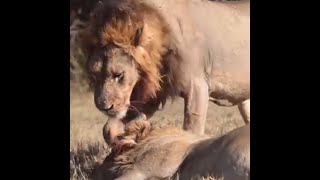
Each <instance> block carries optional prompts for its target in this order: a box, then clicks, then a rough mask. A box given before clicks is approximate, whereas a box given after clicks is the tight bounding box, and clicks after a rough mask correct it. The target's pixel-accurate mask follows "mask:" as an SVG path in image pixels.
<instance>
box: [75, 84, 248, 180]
mask: <svg viewBox="0 0 320 180" xmlns="http://www.w3.org/2000/svg"><path fill="white" fill-rule="evenodd" d="M72 89H73V88H72ZM70 97H71V99H70V110H71V112H70V126H71V129H70V141H71V142H70V144H71V145H70V157H71V159H70V179H72V180H74V179H89V175H90V172H91V171H92V169H94V167H95V166H96V165H98V164H99V163H101V162H102V161H103V159H104V157H105V156H106V155H107V154H108V153H109V149H108V147H107V146H106V145H105V143H104V141H103V137H102V127H103V125H104V124H105V123H106V121H107V118H106V117H105V116H104V115H103V114H102V113H100V112H99V111H98V110H97V109H96V108H95V105H94V102H93V95H92V93H88V92H87V93H83V92H82V93H81V92H79V91H78V90H71V94H70ZM150 121H151V122H152V124H153V125H154V126H156V127H164V126H176V127H182V122H183V100H182V99H177V101H176V102H174V103H172V104H171V103H170V102H169V103H168V104H167V105H166V106H165V108H164V109H163V111H159V112H157V113H156V114H155V116H154V117H152V118H151V120H150ZM243 124H244V123H243V120H242V119H241V116H240V113H239V111H238V109H237V107H218V106H216V105H214V104H213V103H210V105H209V110H208V117H207V124H206V131H205V132H206V134H210V135H212V136H218V135H222V134H224V133H226V132H228V131H230V130H232V129H234V128H236V127H239V126H242V125H243ZM204 179H212V178H204Z"/></svg>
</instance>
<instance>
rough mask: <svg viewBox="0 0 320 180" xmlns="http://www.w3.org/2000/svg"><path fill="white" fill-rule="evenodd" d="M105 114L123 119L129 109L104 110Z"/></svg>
mask: <svg viewBox="0 0 320 180" xmlns="http://www.w3.org/2000/svg"><path fill="white" fill-rule="evenodd" d="M102 112H103V113H104V114H105V115H107V116H109V117H110V118H118V119H122V118H123V117H125V116H126V113H127V111H126V110H123V111H114V110H103V111H102Z"/></svg>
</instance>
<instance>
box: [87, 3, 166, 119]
mask: <svg viewBox="0 0 320 180" xmlns="http://www.w3.org/2000/svg"><path fill="white" fill-rule="evenodd" d="M146 14H150V15H153V16H154V14H155V12H152V11H151V10H150V9H149V10H148V8H147V7H144V6H137V5H135V4H134V3H131V4H130V5H128V4H126V3H125V2H124V1H118V2H115V1H113V2H112V3H110V1H105V2H103V5H101V7H100V6H99V5H98V7H97V8H96V9H95V11H94V16H93V17H92V20H91V21H90V23H89V28H88V30H87V31H85V33H84V34H85V37H84V38H83V40H84V41H83V45H84V48H85V50H86V52H87V54H88V70H89V74H90V77H92V80H93V84H94V88H95V95H94V96H95V98H94V99H95V104H96V106H97V108H98V109H99V110H101V111H103V112H105V113H106V114H107V115H108V116H112V117H118V118H122V117H124V116H125V115H126V112H127V110H128V107H129V105H130V99H132V98H133V99H135V100H138V101H146V100H148V99H149V98H152V97H155V96H156V92H157V91H158V90H160V82H161V78H160V77H161V76H160V68H161V63H160V60H161V56H162V55H163V54H164V53H165V52H166V47H165V45H164V43H162V42H164V41H165V35H166V31H167V30H166V29H165V27H161V26H159V24H160V21H161V20H159V18H158V20H157V19H152V21H150V22H149V18H145V17H146V16H145V15H146ZM150 20H151V19H150ZM160 39H161V40H160Z"/></svg>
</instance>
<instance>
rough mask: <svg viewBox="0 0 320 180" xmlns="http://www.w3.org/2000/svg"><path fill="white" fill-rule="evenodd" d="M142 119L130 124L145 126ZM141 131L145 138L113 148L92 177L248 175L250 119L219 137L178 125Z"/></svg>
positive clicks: (227, 178)
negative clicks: (129, 146) (127, 146)
mask: <svg viewBox="0 0 320 180" xmlns="http://www.w3.org/2000/svg"><path fill="white" fill-rule="evenodd" d="M145 122H148V121H145ZM145 122H143V121H136V122H135V123H133V124H132V125H134V126H132V127H134V128H133V129H135V128H137V127H144V126H145ZM139 123H142V126H140V125H139ZM128 128H131V127H128ZM135 130H139V128H137V129H135ZM135 132H140V131H135ZM144 132H147V133H146V134H145V135H146V137H145V139H142V140H141V141H140V142H139V143H137V144H136V145H135V146H134V147H132V149H128V150H127V151H124V152H120V153H118V152H117V151H112V153H111V155H109V156H108V157H107V158H106V159H105V161H104V162H103V164H102V165H101V166H100V167H98V168H97V169H96V171H95V172H94V174H93V176H94V177H93V179H96V180H102V179H104V180H107V179H110V180H111V179H119V180H120V179H123V180H131V179H132V180H146V179H194V178H197V177H203V176H212V177H215V178H223V179H224V180H238V179H239V180H246V179H250V123H249V124H248V125H245V126H243V127H240V128H237V129H235V130H233V131H231V132H229V133H227V134H226V135H224V136H222V137H219V138H209V137H205V136H199V135H195V134H191V133H190V132H186V131H183V130H179V129H177V128H162V129H154V130H151V131H150V132H148V131H144ZM148 133H150V134H148ZM128 136H130V137H136V136H134V135H133V134H131V135H130V134H128ZM120 144H121V143H120Z"/></svg>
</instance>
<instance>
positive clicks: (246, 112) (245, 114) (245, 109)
mask: <svg viewBox="0 0 320 180" xmlns="http://www.w3.org/2000/svg"><path fill="white" fill-rule="evenodd" d="M238 108H239V111H240V114H241V116H242V118H243V120H244V122H245V123H246V124H248V123H249V122H250V99H247V100H245V101H243V102H241V103H240V104H239V105H238Z"/></svg>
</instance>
